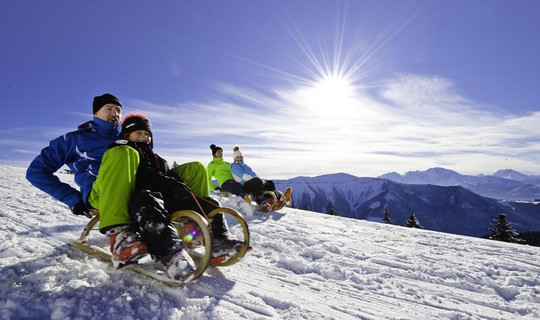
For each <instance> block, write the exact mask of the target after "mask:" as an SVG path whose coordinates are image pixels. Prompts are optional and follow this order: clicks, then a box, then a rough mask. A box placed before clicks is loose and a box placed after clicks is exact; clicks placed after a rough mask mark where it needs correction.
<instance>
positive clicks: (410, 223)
mask: <svg viewBox="0 0 540 320" xmlns="http://www.w3.org/2000/svg"><path fill="white" fill-rule="evenodd" d="M405 226H406V227H407V228H417V229H424V227H422V226H421V225H420V222H418V219H416V216H415V215H414V212H412V213H411V215H410V216H409V219H407V223H406V224H405Z"/></svg>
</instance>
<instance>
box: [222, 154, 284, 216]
mask: <svg viewBox="0 0 540 320" xmlns="http://www.w3.org/2000/svg"><path fill="white" fill-rule="evenodd" d="M233 159H234V163H232V164H231V172H232V175H233V177H234V180H235V181H236V182H238V183H240V184H241V185H242V186H243V189H244V191H245V192H246V193H247V194H249V195H251V196H252V197H253V199H255V202H256V203H257V205H258V207H259V208H260V209H261V210H262V211H270V210H279V209H281V208H283V207H284V206H285V203H286V201H287V200H286V199H285V196H284V195H283V194H282V193H281V192H279V191H277V190H276V187H275V185H274V182H273V181H272V180H263V179H261V178H259V177H257V174H256V173H255V172H254V171H253V170H252V169H251V167H250V166H248V165H247V164H245V163H244V155H243V154H242V151H240V147H238V146H236V147H234V149H233ZM274 196H275V198H274Z"/></svg>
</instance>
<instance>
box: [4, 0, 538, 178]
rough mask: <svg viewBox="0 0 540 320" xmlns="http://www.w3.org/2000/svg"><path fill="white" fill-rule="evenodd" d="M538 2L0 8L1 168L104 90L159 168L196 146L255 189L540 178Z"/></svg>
mask: <svg viewBox="0 0 540 320" xmlns="http://www.w3.org/2000/svg"><path fill="white" fill-rule="evenodd" d="M538 16H540V2H538V1H529V0H522V1H503V0H500V1H499V0H493V1H492V0H478V1H466V0H457V1H440V0H435V1H430V0H405V1H393V0H392V1H391V0H382V1H381V0H377V1H375V0H373V1H371V0H369V1H367V0H358V1H327V0H324V1H323V0H298V1H248V0H233V1H214V0H211V1H170V0H166V1H160V3H159V4H155V3H150V2H148V1H100V0H99V1H92V2H88V1H72V0H70V1H67V0H58V1H28V0H18V1H14V0H6V1H2V2H1V3H0V38H1V39H2V44H1V50H0V97H1V99H0V101H1V102H0V105H1V108H2V111H3V117H2V119H1V120H0V137H1V138H0V164H7V165H16V166H27V165H28V164H29V163H30V161H31V160H32V159H33V158H34V157H35V156H36V155H37V154H38V153H39V151H40V150H41V149H42V148H43V147H45V146H46V145H47V144H48V142H49V141H50V140H52V139H54V138H56V137H58V136H60V135H62V134H64V133H65V132H69V131H72V130H74V129H76V127H77V126H78V125H79V124H81V123H84V122H86V121H88V120H91V117H92V115H91V112H92V111H91V110H92V109H91V108H92V99H93V97H94V96H97V95H101V94H103V93H106V92H109V93H112V94H114V95H115V96H117V97H118V98H119V99H120V100H121V101H122V103H123V106H124V115H126V114H128V113H131V112H142V113H144V114H146V115H147V116H148V117H149V118H150V120H151V122H152V124H153V127H152V129H153V134H154V142H155V143H154V145H155V151H156V152H157V153H158V154H160V155H161V156H163V157H164V158H165V159H166V160H167V161H169V162H170V163H172V162H174V161H176V162H177V163H183V162H188V161H201V162H203V163H205V164H206V163H208V162H209V161H211V158H212V156H211V151H210V148H209V146H210V144H216V145H218V146H221V147H222V148H223V149H224V151H225V154H224V158H225V159H226V160H229V161H232V149H233V147H234V146H240V149H241V150H242V151H243V153H244V157H245V162H246V163H247V164H248V165H250V166H251V167H252V168H253V169H254V171H255V172H256V173H257V174H258V175H259V176H261V177H263V178H292V177H296V176H316V175H321V174H329V173H337V172H346V173H350V174H353V175H356V176H366V177H375V176H378V175H381V174H384V173H388V172H391V171H395V172H398V173H400V174H404V173H405V172H407V171H415V170H426V169H428V168H431V167H445V168H447V169H451V170H455V171H458V172H460V173H462V174H473V175H476V174H492V173H494V172H495V171H497V170H499V169H506V168H510V169H514V170H517V171H520V172H522V173H525V174H535V175H538V174H540V146H539V145H538V141H539V140H540V131H539V130H538V129H537V127H538V125H537V123H540V59H538V57H539V56H540V40H539V38H538V36H537V30H540V19H538Z"/></svg>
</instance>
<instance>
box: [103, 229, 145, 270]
mask: <svg viewBox="0 0 540 320" xmlns="http://www.w3.org/2000/svg"><path fill="white" fill-rule="evenodd" d="M107 236H108V237H109V242H110V245H111V260H112V263H113V265H114V267H115V268H117V269H118V268H122V267H124V266H126V265H128V264H132V263H137V261H139V260H140V259H141V258H143V257H145V256H146V255H147V254H148V248H147V247H146V243H144V242H143V241H142V239H141V236H139V234H138V233H137V232H136V231H135V230H133V228H132V227H131V226H130V225H123V226H119V227H116V228H113V229H111V230H109V231H107Z"/></svg>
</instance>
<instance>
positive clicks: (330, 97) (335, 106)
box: [300, 75, 355, 117]
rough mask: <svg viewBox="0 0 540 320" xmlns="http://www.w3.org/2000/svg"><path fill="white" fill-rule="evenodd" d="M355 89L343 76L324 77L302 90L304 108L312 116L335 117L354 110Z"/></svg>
mask: <svg viewBox="0 0 540 320" xmlns="http://www.w3.org/2000/svg"><path fill="white" fill-rule="evenodd" d="M354 96H355V87H354V85H353V82H352V81H350V80H349V79H347V78H346V77H342V76H335V75H332V76H324V77H321V78H320V79H318V80H316V81H313V82H312V83H311V84H310V85H308V86H306V87H304V88H303V89H301V90H300V99H301V101H302V103H301V104H302V105H303V106H304V108H306V109H307V110H309V111H310V112H311V113H312V114H314V115H318V116H322V117H333V116H334V115H337V114H341V115H343V114H348V113H350V112H351V111H352V110H354V104H355V99H354Z"/></svg>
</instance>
